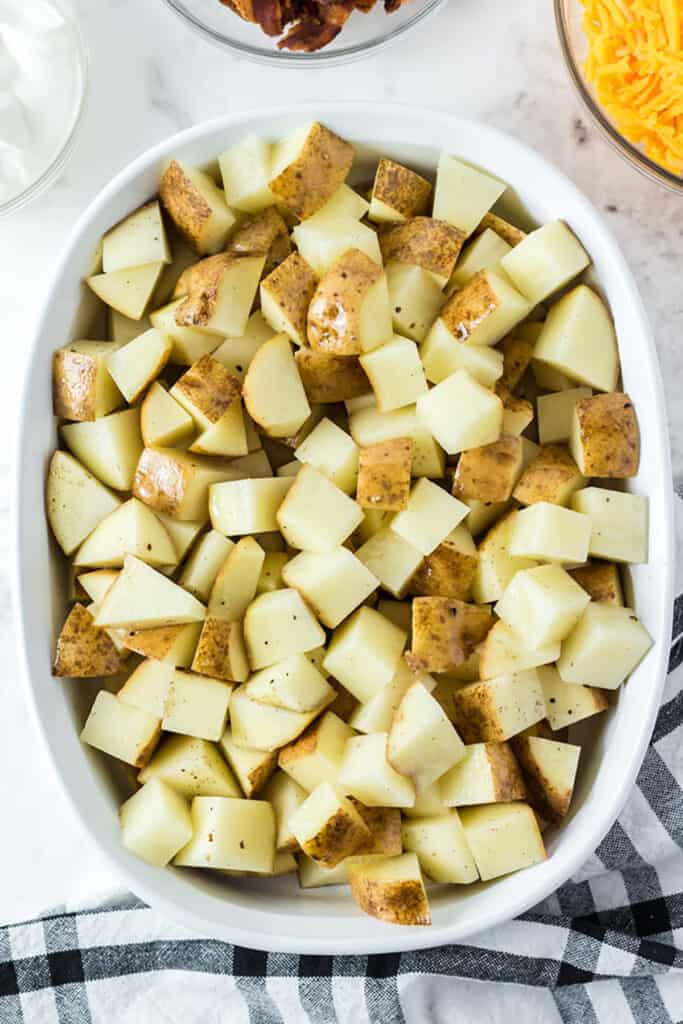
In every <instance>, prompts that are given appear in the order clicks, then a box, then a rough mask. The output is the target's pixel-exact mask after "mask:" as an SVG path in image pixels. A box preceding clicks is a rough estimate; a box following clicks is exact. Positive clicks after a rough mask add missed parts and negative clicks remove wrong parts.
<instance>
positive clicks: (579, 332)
mask: <svg viewBox="0 0 683 1024" xmlns="http://www.w3.org/2000/svg"><path fill="white" fill-rule="evenodd" d="M510 255H512V253H511V254H510ZM534 357H535V358H536V359H538V360H540V361H541V362H542V363H545V364H547V365H548V366H550V367H551V368H552V369H554V370H559V371H560V372H561V373H564V374H566V375H567V376H568V377H569V378H570V379H571V380H573V381H577V382H578V383H579V384H587V385H588V387H591V388H595V389H596V391H614V389H615V388H616V386H617V379H618V376H619V353H618V351H617V336H616V333H615V330H614V324H613V323H612V318H611V317H610V314H609V312H608V310H607V307H606V306H605V304H604V302H603V301H602V299H601V298H600V296H599V295H598V294H597V293H596V292H594V291H593V290H592V289H591V288H588V287H587V286H586V285H584V284H580V285H578V287H576V288H573V289H572V291H570V292H567V294H566V295H563V296H562V298H561V299H560V300H559V302H556V303H555V304H554V306H552V307H551V310H550V312H549V313H548V316H547V319H546V321H545V323H544V324H543V329H542V331H541V334H540V336H539V339H538V342H537V344H536V348H535V349H534Z"/></svg>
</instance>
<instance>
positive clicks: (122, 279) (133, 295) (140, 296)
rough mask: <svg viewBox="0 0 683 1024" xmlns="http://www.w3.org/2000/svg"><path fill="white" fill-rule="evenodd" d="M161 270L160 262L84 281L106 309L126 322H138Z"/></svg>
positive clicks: (97, 275)
mask: <svg viewBox="0 0 683 1024" xmlns="http://www.w3.org/2000/svg"><path fill="white" fill-rule="evenodd" d="M163 267H164V264H163V263H143V264H142V266H135V267H127V268H126V269H125V270H112V271H110V272H109V273H108V274H94V275H93V276H92V277H86V279H85V280H86V284H87V285H88V286H89V287H90V288H91V290H92V291H93V292H94V293H95V295H96V296H97V297H98V299H101V300H102V302H104V304H105V305H106V306H109V307H110V308H111V309H115V310H116V311H117V312H119V313H122V314H123V316H127V317H128V318H129V319H130V320H142V318H143V316H144V315H145V311H146V309H147V307H148V305H149V302H150V299H151V298H152V295H153V294H154V289H155V288H156V286H157V284H158V281H159V278H160V276H161V271H162V270H163Z"/></svg>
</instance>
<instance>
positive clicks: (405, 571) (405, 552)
mask: <svg viewBox="0 0 683 1024" xmlns="http://www.w3.org/2000/svg"><path fill="white" fill-rule="evenodd" d="M423 557H424V556H423V555H422V553H421V552H420V551H418V550H417V548H415V547H413V545H412V544H410V543H409V542H408V541H406V540H404V539H403V537H401V536H400V535H399V534H398V533H395V532H394V531H393V530H392V529H390V528H388V527H387V528H382V529H379V530H378V531H377V532H376V533H375V534H373V536H372V537H370V539H369V540H367V541H366V542H365V543H364V544H363V545H362V547H360V548H358V550H357V551H356V558H358V559H360V561H361V562H362V563H363V565H365V567H366V568H367V569H369V570H370V572H371V573H372V575H373V576H374V577H375V578H376V579H378V580H379V582H380V583H381V585H382V587H383V588H384V589H385V590H388V591H389V593H390V594H393V595H394V597H398V598H400V597H403V595H404V594H405V593H406V591H407V590H408V586H409V584H410V581H411V579H412V578H413V576H414V575H415V573H416V572H417V570H418V569H419V567H420V565H421V564H422V561H423Z"/></svg>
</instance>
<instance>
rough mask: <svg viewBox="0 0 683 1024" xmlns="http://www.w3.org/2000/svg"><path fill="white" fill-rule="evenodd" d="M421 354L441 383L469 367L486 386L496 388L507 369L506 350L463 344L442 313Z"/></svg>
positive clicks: (433, 377) (430, 377)
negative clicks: (504, 369) (450, 328)
mask: <svg viewBox="0 0 683 1024" xmlns="http://www.w3.org/2000/svg"><path fill="white" fill-rule="evenodd" d="M420 358H421V359H422V364H423V366H424V369H425V374H426V376H427V380H429V381H431V382H432V383H433V384H440V383H441V381H442V380H445V379H446V378H447V377H450V376H451V375H452V374H454V373H457V371H458V370H467V371H468V373H470V374H471V375H472V377H474V379H475V380H476V381H479V383H480V384H482V385H483V386H484V387H486V388H492V387H493V386H494V384H495V383H496V381H497V380H498V379H499V378H500V377H501V376H502V373H503V353H502V352H500V351H499V350H498V349H496V348H489V347H488V346H486V345H463V343H462V341H460V340H459V339H457V338H454V337H453V335H452V334H451V332H450V331H449V329H448V327H447V326H446V324H445V323H444V321H443V320H442V319H441V318H440V317H439V318H438V319H437V320H435V321H434V323H433V325H432V327H431V329H430V331H429V333H428V334H427V337H426V339H425V341H424V343H423V345H422V347H421V348H420Z"/></svg>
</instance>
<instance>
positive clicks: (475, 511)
mask: <svg viewBox="0 0 683 1024" xmlns="http://www.w3.org/2000/svg"><path fill="white" fill-rule="evenodd" d="M522 444H524V438H523V439H522ZM510 504H511V503H510V502H509V501H477V499H476V498H464V499H463V505H467V507H468V509H469V512H468V514H467V524H466V525H467V529H468V530H469V532H470V533H471V534H472V536H473V537H475V538H476V537H479V536H480V535H481V534H482V533H483V532H484V530H486V529H487V528H489V527H491V526H492V525H493V524H495V523H496V522H497V521H498V520H499V519H501V517H502V516H503V515H504V514H505V513H506V512H508V511H509V510H510Z"/></svg>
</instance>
